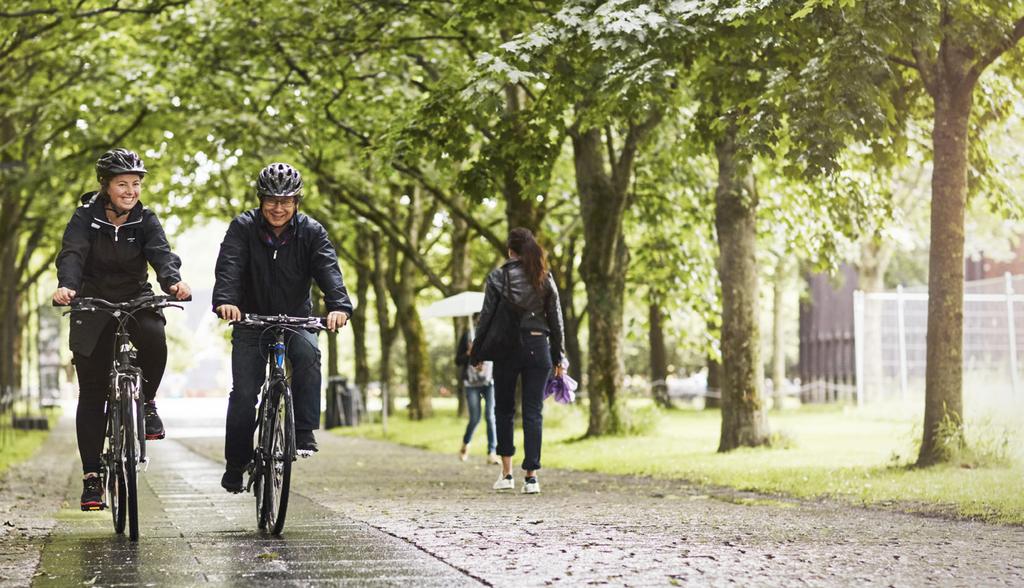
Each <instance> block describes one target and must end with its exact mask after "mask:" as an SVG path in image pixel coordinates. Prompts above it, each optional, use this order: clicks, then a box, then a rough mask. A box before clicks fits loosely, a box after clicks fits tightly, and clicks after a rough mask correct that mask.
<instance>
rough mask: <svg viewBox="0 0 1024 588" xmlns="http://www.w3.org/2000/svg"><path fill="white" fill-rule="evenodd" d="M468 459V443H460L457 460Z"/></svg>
mask: <svg viewBox="0 0 1024 588" xmlns="http://www.w3.org/2000/svg"><path fill="white" fill-rule="evenodd" d="M467 459H469V445H466V444H465V443H463V444H462V449H460V450H459V461H466V460H467Z"/></svg>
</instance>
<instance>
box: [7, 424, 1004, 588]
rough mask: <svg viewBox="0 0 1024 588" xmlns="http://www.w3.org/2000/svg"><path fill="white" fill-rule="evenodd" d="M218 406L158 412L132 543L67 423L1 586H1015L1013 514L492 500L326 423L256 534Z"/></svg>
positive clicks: (662, 494) (627, 494)
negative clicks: (97, 498)
mask: <svg viewBox="0 0 1024 588" xmlns="http://www.w3.org/2000/svg"><path fill="white" fill-rule="evenodd" d="M191 418H192V421H193V424H194V421H195V417H191ZM209 418H210V420H209V422H208V423H207V424H208V425H209V427H210V428H199V429H189V430H186V429H184V428H183V427H178V428H177V431H178V432H179V433H180V434H179V436H178V437H174V435H175V432H176V428H175V423H174V422H173V421H172V419H168V421H169V422H168V429H169V434H170V435H171V437H170V438H169V439H168V440H165V441H160V442H157V443H153V444H152V445H151V446H150V447H151V452H152V454H153V462H154V463H153V465H152V466H151V468H150V470H149V472H147V473H145V474H143V475H142V477H141V478H140V479H141V480H142V481H143V484H142V488H143V490H144V494H143V495H142V496H141V505H142V506H141V508H142V517H141V518H142V528H141V535H142V536H141V538H140V541H139V543H138V544H137V545H133V544H131V543H130V542H128V541H127V540H125V539H123V538H119V537H115V536H114V535H113V532H112V528H111V524H110V517H109V514H108V513H106V512H103V513H81V512H80V511H78V510H77V494H78V493H79V492H80V482H78V480H77V471H78V466H77V454H76V453H74V440H73V434H71V433H69V432H68V430H69V428H70V424H71V423H70V419H65V421H64V422H63V423H62V427H61V428H60V429H59V430H58V431H57V432H56V433H55V435H53V436H52V438H51V439H50V441H48V442H47V451H46V453H45V454H41V455H40V457H37V458H36V460H34V462H30V464H26V465H25V466H24V467H21V468H18V470H17V471H15V472H11V474H10V475H8V476H7V477H6V478H5V480H3V481H2V482H0V498H3V499H4V500H5V502H4V503H5V504H13V505H15V507H14V508H11V509H8V512H6V513H3V512H2V511H0V523H2V522H3V521H4V520H7V521H9V522H10V525H13V527H12V526H4V527H3V529H5V530H4V531H0V533H3V534H0V537H2V539H3V542H4V549H3V552H4V553H3V554H2V555H0V577H3V579H2V580H0V585H11V586H20V585H28V584H30V583H31V584H37V585H41V586H50V585H54V586H56V585H60V586H66V585H82V584H83V583H84V584H88V585H97V586H100V585H103V586H109V585H117V584H132V585H144V584H151V585H174V586H182V585H199V584H218V585H225V584H226V585H247V586H250V585H274V586H278V585H303V586H305V585H312V584H320V583H323V584H328V585H349V584H351V585H399V584H401V585H409V584H418V585H427V586H430V585H441V584H443V585H446V586H448V585H479V584H484V585H494V586H516V587H521V586H538V585H545V584H563V585H584V584H612V585H655V586H665V585H673V584H698V585H727V584H740V585H768V586H775V585H779V586H781V585H787V586H788V585H794V584H796V585H811V586H831V585H843V586H848V585H895V586H918V585H942V586H977V585H985V586H998V585H1022V584H1024V561H1022V560H1021V558H1022V554H1024V528H1020V527H1007V526H999V525H990V524H985V523H973V522H958V521H949V520H944V519H939V518H928V517H922V516H915V515H904V514H898V513H892V512H888V511H882V510H865V509H857V508H848V507H838V506H836V505H833V504H820V503H803V502H796V501H779V500H773V499H764V498H762V497H758V496H754V495H744V494H741V493H732V492H720V493H711V494H709V493H706V492H704V491H702V490H700V489H698V488H695V487H691V486H687V485H684V484H680V483H675V482H664V481H654V480H649V479H644V478H626V477H618V476H604V475H597V474H590V473H580V472H567V471H550V470H544V471H542V472H541V485H542V488H543V492H542V493H541V494H540V495H536V496H526V495H522V494H519V493H518V492H517V493H512V494H497V493H494V492H492V491H491V490H490V484H491V482H492V481H493V479H494V478H495V477H496V476H497V467H496V466H488V465H485V464H484V463H483V462H482V459H481V458H477V461H472V460H471V461H470V462H468V463H461V462H459V461H458V460H457V459H456V458H455V456H454V455H451V456H447V455H436V454H431V453H427V452H424V451H421V450H417V449H411V448H405V447H399V446H395V445H392V444H387V443H380V442H372V441H366V440H359V439H347V438H341V437H337V436H334V435H331V434H329V433H321V434H320V435H319V436H318V439H319V440H320V445H321V452H320V453H319V454H318V455H317V456H315V457H313V458H311V459H309V460H304V461H300V462H299V463H298V465H297V468H296V469H295V471H294V474H293V484H294V486H293V493H292V504H291V506H290V507H289V516H288V522H287V525H286V528H285V533H284V535H283V537H282V538H279V539H275V538H271V537H268V536H266V535H264V534H261V533H259V532H258V531H257V530H256V528H255V500H254V499H253V498H252V496H251V495H241V496H234V495H228V494H226V493H224V492H222V491H221V490H220V489H219V478H220V473H221V467H222V466H221V460H220V455H221V450H222V439H221V438H219V434H220V432H219V430H218V429H217V428H216V424H215V423H216V422H218V421H220V420H221V419H222V417H221V416H220V415H219V414H217V415H210V417H209ZM214 435H218V436H214ZM456 441H457V440H456ZM454 446H455V443H454V442H453V447H454ZM44 465H45V469H46V470H47V473H46V479H45V480H44V479H42V478H39V477H37V478H35V479H34V480H35V481H34V482H32V483H28V484H26V483H25V478H26V476H27V475H26V474H25V472H27V471H34V470H36V469H39V468H43V466H44ZM40 471H41V470H40ZM40 475H41V474H40ZM28 477H31V476H28ZM518 481H519V480H517V482H518ZM33 487H34V490H33V491H32V492H30V493H28V494H27V495H26V496H23V497H22V499H13V498H11V496H12V495H14V494H18V493H19V492H25V489H26V488H33ZM55 490H59V492H56V491H55ZM57 494H59V495H60V497H61V500H65V501H66V503H65V504H64V507H63V508H60V506H61V500H58V499H57V498H56V495H57ZM12 500H13V501H14V502H9V501H12ZM18 505H20V506H18ZM58 509H59V510H58ZM54 514H55V515H56V517H55V519H54ZM47 535H48V536H49V539H47V540H46V542H45V543H44V542H43V538H44V537H46V536H47ZM8 546H10V547H8Z"/></svg>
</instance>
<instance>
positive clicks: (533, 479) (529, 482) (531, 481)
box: [523, 476, 540, 494]
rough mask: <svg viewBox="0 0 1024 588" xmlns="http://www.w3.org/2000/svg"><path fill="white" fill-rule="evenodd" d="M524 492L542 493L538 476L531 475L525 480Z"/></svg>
mask: <svg viewBox="0 0 1024 588" xmlns="http://www.w3.org/2000/svg"><path fill="white" fill-rule="evenodd" d="M523 494H540V482H538V481H537V476H530V477H529V478H526V480H524V481H523Z"/></svg>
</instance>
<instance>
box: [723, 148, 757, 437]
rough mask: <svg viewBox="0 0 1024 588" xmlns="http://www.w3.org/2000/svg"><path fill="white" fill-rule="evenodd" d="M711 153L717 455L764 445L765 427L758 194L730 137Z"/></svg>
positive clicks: (748, 164) (746, 163)
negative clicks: (714, 167)
mask: <svg viewBox="0 0 1024 588" xmlns="http://www.w3.org/2000/svg"><path fill="white" fill-rule="evenodd" d="M730 133H735V130H730ZM715 153H716V155H717V156H718V187H717V189H716V190H715V229H716V232H717V236H718V249H719V257H718V277H719V280H720V283H721V288H722V373H721V376H722V434H721V438H720V440H719V445H718V451H720V452H725V451H731V450H733V449H736V448H737V447H755V446H758V445H764V444H766V443H767V442H768V423H767V421H766V419H765V414H764V406H763V404H762V391H761V388H762V386H763V382H764V373H763V372H764V367H763V366H762V365H761V350H760V347H761V345H760V336H759V334H758V324H757V321H758V313H757V296H758V284H757V261H756V259H755V249H756V243H757V226H756V224H757V223H756V218H755V217H756V210H757V194H756V193H755V192H754V190H753V185H752V181H751V169H750V161H749V160H747V159H746V158H745V157H744V156H741V155H738V153H737V148H736V144H735V137H734V135H732V134H730V135H729V136H727V137H725V138H723V139H721V140H719V141H718V142H717V143H716V145H715Z"/></svg>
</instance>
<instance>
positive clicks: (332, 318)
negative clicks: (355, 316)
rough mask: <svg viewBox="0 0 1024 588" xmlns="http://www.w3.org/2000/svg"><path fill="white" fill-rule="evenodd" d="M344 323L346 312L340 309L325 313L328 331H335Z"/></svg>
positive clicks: (346, 321) (345, 321) (346, 319)
mask: <svg viewBox="0 0 1024 588" xmlns="http://www.w3.org/2000/svg"><path fill="white" fill-rule="evenodd" d="M346 323H348V313H346V312H342V311H340V310H335V311H333V312H329V313H327V330H328V331H331V332H332V333H333V332H334V331H337V330H338V329H340V328H342V327H344V326H345V324H346Z"/></svg>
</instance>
